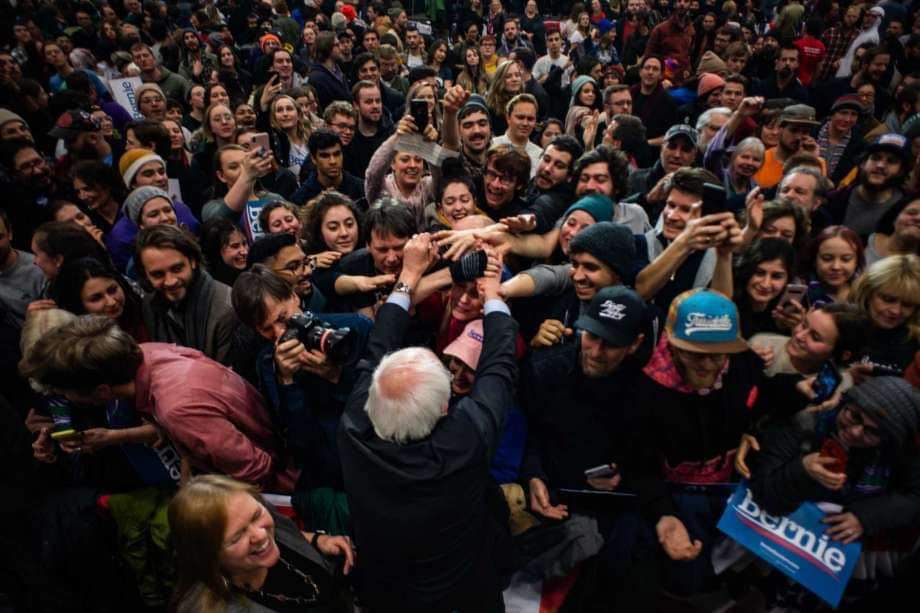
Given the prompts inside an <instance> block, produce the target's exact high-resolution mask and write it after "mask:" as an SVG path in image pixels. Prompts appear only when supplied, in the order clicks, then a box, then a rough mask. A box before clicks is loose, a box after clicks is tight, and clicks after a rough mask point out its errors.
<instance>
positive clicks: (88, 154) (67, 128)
mask: <svg viewBox="0 0 920 613" xmlns="http://www.w3.org/2000/svg"><path fill="white" fill-rule="evenodd" d="M48 134H49V136H52V137H53V138H60V139H63V140H64V146H65V147H66V149H67V154H66V155H65V156H64V157H62V158H60V159H59V160H58V163H57V168H56V169H55V170H56V172H57V173H58V174H59V175H60V176H66V175H67V174H68V173H69V172H70V167H71V166H72V165H73V164H74V163H75V162H76V161H78V160H98V161H100V162H102V163H104V164H105V165H106V166H111V165H112V147H111V145H109V143H108V141H107V140H105V136H103V134H102V128H101V126H100V125H99V122H98V121H96V120H95V119H93V116H92V115H90V114H89V113H87V112H86V111H81V110H79V109H74V110H70V111H65V112H64V113H62V114H61V116H60V117H58V119H57V121H56V122H55V124H54V127H53V128H52V129H51V131H50V132H49V133H48Z"/></svg>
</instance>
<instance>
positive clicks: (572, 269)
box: [522, 195, 636, 348]
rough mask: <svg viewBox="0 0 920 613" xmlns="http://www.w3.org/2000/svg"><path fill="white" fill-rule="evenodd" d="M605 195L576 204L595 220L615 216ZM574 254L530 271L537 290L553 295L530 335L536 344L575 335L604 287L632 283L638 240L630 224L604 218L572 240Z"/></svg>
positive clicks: (532, 344) (531, 341) (594, 196)
mask: <svg viewBox="0 0 920 613" xmlns="http://www.w3.org/2000/svg"><path fill="white" fill-rule="evenodd" d="M605 200H606V199H605V198H604V197H603V196H599V195H592V196H588V197H585V198H582V199H581V200H579V201H578V202H577V203H575V204H574V205H572V208H573V209H575V210H576V211H578V210H580V211H581V212H582V213H588V214H590V215H592V216H596V217H595V219H603V218H605V216H606V219H609V211H610V209H609V206H610V203H609V201H607V202H605ZM601 211H603V212H601ZM574 212H575V211H572V213H574ZM569 258H570V260H571V264H569V265H563V266H537V267H535V268H532V269H530V270H529V271H527V272H526V273H524V274H526V275H527V276H529V277H530V278H531V279H532V280H533V285H534V294H536V295H543V296H549V297H551V299H550V301H549V302H547V303H545V306H544V308H541V309H540V310H539V316H540V317H541V318H542V323H541V324H540V326H539V329H538V330H537V332H536V334H534V335H533V337H532V338H531V339H530V346H531V347H534V348H543V347H551V346H553V345H556V344H557V343H560V342H564V341H566V340H570V339H571V337H572V329H573V327H574V324H575V320H576V319H578V317H580V316H581V315H582V314H583V313H584V312H585V309H586V308H587V307H588V303H589V301H590V300H591V299H592V298H594V296H595V295H596V294H597V292H598V291H600V290H601V289H603V288H605V287H610V286H619V285H624V284H627V283H632V276H633V272H634V270H635V266H636V241H635V239H634V237H633V233H632V231H631V230H630V229H629V228H628V227H627V226H624V225H621V224H618V223H613V222H611V221H598V222H597V223H594V224H591V225H589V226H587V227H586V228H584V229H583V230H581V231H580V232H578V234H576V235H575V237H574V238H573V239H571V243H570V245H569ZM524 318H526V316H525V317H522V319H524ZM522 325H526V323H525V322H522Z"/></svg>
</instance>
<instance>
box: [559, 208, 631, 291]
mask: <svg viewBox="0 0 920 613" xmlns="http://www.w3.org/2000/svg"><path fill="white" fill-rule="evenodd" d="M569 250H570V252H571V253H573V254H574V253H587V254H589V255H593V256H594V257H596V258H597V259H598V260H600V261H601V262H603V263H604V264H606V265H607V266H609V267H610V268H612V269H613V271H614V272H615V273H617V275H619V276H620V278H621V279H623V280H625V279H628V278H629V276H630V275H631V271H632V268H633V262H635V260H636V241H635V239H634V238H633V233H632V230H630V229H629V228H627V227H626V226H624V225H622V224H618V223H613V222H612V221H604V222H601V223H596V224H593V225H590V226H588V227H587V228H585V229H584V230H582V231H581V232H579V233H578V234H576V235H575V238H573V239H572V243H571V245H570V247H569Z"/></svg>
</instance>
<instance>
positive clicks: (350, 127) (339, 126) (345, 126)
mask: <svg viewBox="0 0 920 613" xmlns="http://www.w3.org/2000/svg"><path fill="white" fill-rule="evenodd" d="M329 125H330V126H331V127H333V128H335V129H336V130H341V131H342V132H354V131H355V128H356V126H355V124H353V123H330V124H329Z"/></svg>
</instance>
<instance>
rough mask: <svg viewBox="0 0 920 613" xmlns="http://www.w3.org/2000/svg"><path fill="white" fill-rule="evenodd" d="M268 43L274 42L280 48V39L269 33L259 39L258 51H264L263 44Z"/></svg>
mask: <svg viewBox="0 0 920 613" xmlns="http://www.w3.org/2000/svg"><path fill="white" fill-rule="evenodd" d="M269 41H275V43H276V44H277V45H278V46H279V47H280V46H281V39H280V38H278V36H277V35H275V34H272V33H271V32H269V33H268V34H264V35H262V38H260V39H259V49H261V50H262V51H265V43H267V42H269Z"/></svg>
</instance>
